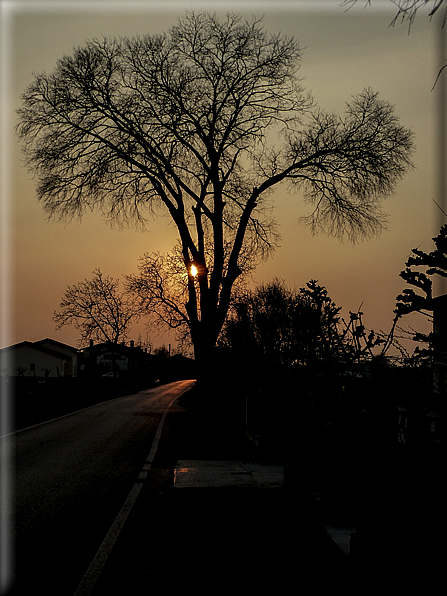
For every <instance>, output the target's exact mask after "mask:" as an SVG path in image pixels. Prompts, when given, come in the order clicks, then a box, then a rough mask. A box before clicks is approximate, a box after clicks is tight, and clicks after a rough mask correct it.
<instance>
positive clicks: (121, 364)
mask: <svg viewBox="0 0 447 596" xmlns="http://www.w3.org/2000/svg"><path fill="white" fill-rule="evenodd" d="M153 359H155V356H153V355H151V354H148V353H147V350H145V349H143V348H140V347H139V346H135V344H134V342H133V341H131V342H130V345H129V346H126V345H125V344H124V343H121V344H112V343H111V342H104V343H99V344H94V343H93V341H92V340H91V341H90V345H89V346H88V347H87V348H84V349H82V350H81V351H80V356H79V366H80V367H79V374H82V375H88V376H101V375H105V374H108V373H112V372H113V363H114V362H115V367H116V373H117V374H118V375H121V374H124V375H131V374H141V373H142V372H146V373H147V372H148V371H149V370H150V368H151V362H152V360H153Z"/></svg>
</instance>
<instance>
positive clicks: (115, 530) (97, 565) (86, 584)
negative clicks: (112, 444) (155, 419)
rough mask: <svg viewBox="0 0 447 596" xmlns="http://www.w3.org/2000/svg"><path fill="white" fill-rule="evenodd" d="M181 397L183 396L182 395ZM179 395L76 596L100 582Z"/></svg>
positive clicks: (81, 595) (86, 594) (160, 425)
mask: <svg viewBox="0 0 447 596" xmlns="http://www.w3.org/2000/svg"><path fill="white" fill-rule="evenodd" d="M180 395H181V394H180ZM180 395H177V396H176V397H174V399H173V400H172V401H171V402H170V404H169V405H168V407H167V409H166V411H165V413H164V414H163V416H162V418H161V420H160V423H159V425H158V428H157V432H156V433H155V437H154V440H153V442H152V447H151V450H150V451H149V455H148V456H147V459H146V462H145V464H144V466H143V468H142V471H141V472H140V475H139V476H138V480H137V482H136V483H135V484H134V485H133V487H132V490H131V491H130V493H129V495H128V497H127V499H126V501H125V503H124V505H123V506H122V508H121V511H120V512H119V513H118V515H117V516H116V518H115V521H114V522H113V524H112V526H111V527H110V530H109V531H108V533H107V536H106V537H105V538H104V540H103V542H102V544H101V546H100V547H99V549H98V552H97V553H96V555H95V557H94V559H93V561H92V562H91V563H90V566H89V568H88V569H87V571H86V572H85V575H84V577H83V578H82V581H81V583H80V584H79V586H78V588H77V590H76V592H75V593H74V596H89V595H90V594H91V593H92V592H93V589H94V587H95V585H96V582H97V581H98V578H99V575H100V573H101V571H102V569H103V567H104V565H105V564H106V561H107V559H108V558H109V555H110V553H111V552H112V549H113V547H114V545H115V543H116V541H117V539H118V536H119V534H120V532H121V530H122V529H123V526H124V524H125V523H126V520H127V518H128V517H129V513H130V511H131V509H132V507H133V505H134V504H135V501H136V500H137V497H138V495H139V494H140V491H141V489H142V487H143V482H142V480H144V479H146V477H147V474H148V472H149V470H150V468H151V466H152V462H153V461H154V457H155V454H156V453H157V449H158V443H159V442H160V438H161V434H162V432H163V426H164V423H165V420H166V415H167V413H168V411H169V409H170V407H171V406H172V404H173V403H174V402H175V400H176V399H178V398H179V397H180Z"/></svg>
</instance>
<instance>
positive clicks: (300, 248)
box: [1, 0, 439, 345]
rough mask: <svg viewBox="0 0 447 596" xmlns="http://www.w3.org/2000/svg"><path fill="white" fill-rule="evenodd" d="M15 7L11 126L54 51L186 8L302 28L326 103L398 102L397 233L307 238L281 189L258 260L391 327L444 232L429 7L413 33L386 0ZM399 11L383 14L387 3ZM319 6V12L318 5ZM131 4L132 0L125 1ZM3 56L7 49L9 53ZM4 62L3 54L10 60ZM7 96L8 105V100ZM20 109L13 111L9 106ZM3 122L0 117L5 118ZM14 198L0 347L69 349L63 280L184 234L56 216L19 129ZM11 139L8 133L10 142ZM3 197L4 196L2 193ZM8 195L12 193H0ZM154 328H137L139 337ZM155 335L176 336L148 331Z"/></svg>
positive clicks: (306, 67)
mask: <svg viewBox="0 0 447 596" xmlns="http://www.w3.org/2000/svg"><path fill="white" fill-rule="evenodd" d="M11 4H12V5H14V9H12V8H11V9H10V10H9V12H8V14H7V19H6V21H5V20H4V22H3V24H4V23H5V22H7V31H8V40H7V46H6V44H5V42H4V43H3V47H2V53H3V60H4V61H6V62H7V64H8V67H9V73H10V84H9V85H8V92H7V93H3V95H2V112H3V114H5V112H7V114H8V119H7V120H8V124H11V127H12V125H13V124H15V115H14V113H13V112H12V110H15V109H17V107H18V106H19V105H20V99H19V98H20V93H21V92H22V91H23V90H24V88H25V87H26V86H27V85H28V84H29V83H30V82H31V81H32V76H33V72H36V73H37V72H39V71H41V70H46V71H51V70H52V68H53V67H54V65H55V63H56V61H57V59H58V58H60V57H62V55H63V54H66V53H70V51H71V49H72V48H73V47H74V46H79V45H82V44H83V43H84V42H85V41H86V40H87V39H91V38H94V37H99V38H101V37H103V36H109V35H112V36H121V35H122V36H131V35H134V34H141V33H159V32H161V31H164V30H167V29H168V28H169V27H170V26H171V25H173V24H175V23H176V21H177V20H178V18H179V17H181V16H183V14H184V12H185V10H186V9H188V8H194V9H199V8H202V9H206V10H212V11H216V12H219V11H221V10H220V9H221V8H224V10H225V12H226V11H227V10H231V11H233V12H239V13H242V14H246V15H247V16H251V15H256V16H261V15H262V14H264V15H265V17H264V26H265V28H266V29H267V30H270V31H272V32H282V33H285V34H288V35H293V36H294V37H296V38H297V39H298V40H299V41H300V43H301V45H302V47H304V48H305V51H304V54H303V60H302V65H301V75H302V76H303V77H304V86H305V87H306V89H308V90H310V91H312V93H313V95H314V97H315V99H316V100H317V102H318V103H319V105H320V106H321V107H322V108H324V109H327V110H331V111H332V110H334V111H341V110H343V108H344V102H345V101H347V100H349V99H350V97H351V96H352V95H354V94H356V93H358V92H360V91H361V90H362V89H363V88H364V87H371V88H372V89H373V90H375V91H378V92H379V94H380V97H381V98H383V99H386V100H389V101H390V102H391V103H393V104H394V105H395V107H396V113H397V114H398V116H399V117H400V119H401V122H402V124H404V125H405V126H408V127H410V128H412V129H413V131H414V133H415V141H416V147H417V151H416V154H415V157H414V163H415V166H416V169H415V170H414V171H413V172H411V173H410V174H408V175H407V176H406V178H405V179H404V180H403V181H402V182H401V183H400V184H399V185H398V187H397V191H396V193H395V195H394V196H392V197H390V198H389V199H388V200H387V202H386V204H385V210H386V211H387V213H388V214H389V224H388V229H387V230H386V231H384V232H383V233H382V234H381V235H380V237H378V238H375V239H373V240H369V241H365V242H363V243H360V244H356V245H354V246H353V245H351V244H349V243H348V242H345V243H340V242H339V241H338V240H336V239H334V238H328V237H327V236H325V235H323V234H318V235H316V236H312V235H311V233H310V231H309V229H307V228H305V227H304V226H303V225H301V224H300V223H299V222H298V221H297V220H298V217H299V216H300V215H303V214H304V213H305V212H306V207H305V206H304V204H303V201H302V199H301V197H300V196H298V195H291V194H289V193H288V192H287V189H286V188H283V189H280V190H278V191H277V192H276V194H275V195H274V203H275V206H276V207H275V214H276V217H277V219H278V222H279V227H280V232H281V236H282V240H281V246H280V248H278V250H277V251H276V253H275V255H274V256H273V258H271V259H270V260H269V261H268V262H267V263H265V264H263V265H262V266H260V267H259V268H258V269H257V271H256V274H255V280H256V281H269V280H271V279H273V278H274V277H275V276H277V277H280V278H283V279H284V280H285V281H286V283H287V284H288V285H290V286H297V287H301V286H304V285H305V283H306V282H307V281H309V280H310V279H317V280H318V281H319V283H320V284H322V285H324V286H326V287H327V289H328V291H329V295H330V296H331V298H332V299H333V300H334V301H335V302H336V303H337V305H338V306H341V307H342V309H343V311H342V314H344V315H348V312H349V311H350V310H357V308H358V307H359V306H360V304H361V303H363V307H362V310H363V312H364V313H365V323H366V325H367V326H368V327H372V328H374V329H375V330H377V331H378V330H380V329H382V330H387V329H388V328H389V327H390V324H391V320H392V317H393V314H392V311H393V308H394V305H395V297H396V295H397V294H398V293H399V292H400V291H401V290H402V289H403V287H405V284H404V283H403V281H402V280H401V279H400V278H399V272H400V271H401V270H402V269H403V268H404V265H405V261H406V259H407V257H408V255H409V253H410V250H411V249H412V248H414V247H416V246H421V247H422V248H424V249H426V250H431V238H432V237H433V236H434V235H435V234H436V232H437V226H438V222H439V218H438V214H437V212H436V208H435V206H434V203H433V199H435V198H436V192H437V188H436V180H437V178H436V166H437V163H436V155H437V150H436V149H437V145H436V144H437V129H436V126H437V120H438V118H437V93H438V91H439V90H438V89H435V91H433V92H431V88H432V85H433V82H434V80H435V77H436V72H437V68H438V67H439V56H438V53H437V52H436V44H435V39H436V28H437V26H438V25H437V24H436V23H430V22H429V21H428V19H427V18H426V16H425V15H423V14H421V16H420V18H418V19H417V20H416V22H415V24H414V26H413V28H412V30H411V33H410V34H408V27H407V25H396V26H395V27H393V28H390V27H389V23H390V21H391V19H392V16H393V14H394V9H393V8H392V3H391V2H386V3H383V2H380V1H379V2H377V4H376V7H375V8H374V3H373V7H372V8H369V9H364V8H363V7H364V3H363V2H358V6H356V7H355V8H354V9H353V10H351V11H349V12H348V13H346V12H344V11H343V10H342V9H340V7H339V4H340V2H339V0H333V1H331V2H313V3H309V2H300V1H299V0H298V1H295V2H293V3H292V2H261V1H259V2H250V1H248V2H247V1H245V2H189V1H183V2H170V1H169V0H165V1H164V2H151V1H146V2H144V3H140V2H127V1H125V0H120V1H119V2H107V1H104V2H96V1H91V0H89V1H88V2H69V1H68V2H64V1H63V0H60V1H59V2H53V3H52V2H43V1H42V2H39V1H36V2H27V3H25V2H21V1H20V0H18V2H16V3H11ZM388 4H389V6H390V9H391V10H388V11H386V10H384V9H383V6H385V5H388ZM317 5H318V8H317ZM123 9H124V10H123ZM5 52H6V54H5ZM4 63H5V62H4ZM5 102H9V105H7V104H6V107H5ZM8 110H11V111H8ZM5 121H6V119H5V117H4V116H3V123H5ZM8 139H9V141H8V157H7V159H6V160H5V157H3V164H4V163H6V162H7V163H8V172H9V173H10V179H9V191H8V193H7V194H8V198H9V204H10V207H11V218H12V219H11V224H10V227H11V232H12V235H11V239H10V246H11V247H12V250H11V251H10V255H11V272H12V278H13V284H10V287H11V290H10V294H11V302H12V304H13V305H14V324H13V325H11V327H10V328H9V330H7V332H6V333H4V334H3V336H2V338H1V341H2V345H7V344H11V343H15V342H19V341H23V340H30V341H34V340H38V339H41V338H43V337H53V338H54V339H57V340H59V341H63V342H66V343H69V344H72V345H75V344H76V341H77V339H78V333H77V331H76V330H75V329H74V328H70V327H67V328H66V329H65V330H62V331H58V332H56V331H55V329H54V324H53V323H52V321H51V318H52V314H53V311H54V310H55V309H57V308H58V306H59V302H60V299H61V297H62V295H63V293H64V291H65V289H66V287H67V285H71V284H74V283H77V282H78V281H81V280H82V279H84V278H86V277H89V276H90V275H91V272H92V271H93V269H95V268H96V267H100V268H101V270H102V271H103V272H104V273H105V274H109V275H112V276H114V277H120V278H122V277H123V275H125V274H128V273H133V272H135V271H136V266H137V261H138V258H139V257H140V256H142V255H143V253H144V252H151V251H155V250H159V251H161V252H165V251H168V250H170V248H171V247H172V245H173V244H174V242H175V232H174V229H173V227H172V226H171V225H170V224H169V220H168V219H166V218H160V219H157V220H155V221H154V223H153V224H152V225H151V230H150V232H149V233H144V234H142V233H140V232H137V231H135V230H131V229H130V230H117V229H111V228H110V227H108V226H107V224H106V223H104V222H103V221H102V220H101V217H100V215H99V214H97V213H92V214H88V215H87V216H85V217H84V219H83V221H82V222H81V223H79V222H72V223H70V224H68V225H64V224H61V223H54V222H47V221H46V219H45V214H44V212H43V209H42V207H41V205H39V204H38V202H37V200H36V197H35V189H34V182H33V180H32V179H31V176H30V175H29V174H28V172H27V171H26V169H25V168H24V167H23V164H22V163H21V157H20V149H19V146H18V143H17V141H16V138H15V136H14V134H10V136H9V137H8ZM4 146H5V143H3V149H4ZM3 195H5V193H3ZM2 200H3V201H4V200H5V196H2ZM139 332H141V334H142V335H144V334H145V331H144V329H143V327H142V326H141V325H140V326H139V327H138V329H137V328H135V331H134V332H133V333H132V334H131V335H132V337H133V338H134V339H136V338H137V336H138V333H139ZM152 339H153V342H154V345H159V344H161V343H163V342H165V343H168V341H171V340H170V339H169V337H165V338H163V337H156V336H155V335H154V336H153V338H152Z"/></svg>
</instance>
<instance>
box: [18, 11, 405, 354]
mask: <svg viewBox="0 0 447 596" xmlns="http://www.w3.org/2000/svg"><path fill="white" fill-rule="evenodd" d="M301 54H302V51H301V49H300V47H299V45H298V43H297V42H296V41H295V40H293V39H290V38H287V37H285V36H283V35H269V34H267V33H266V32H265V31H264V30H263V28H262V27H261V24H260V21H259V20H256V19H253V20H252V21H243V20H242V19H241V18H240V17H239V16H235V15H229V16H227V18H226V20H224V21H220V20H219V19H218V18H217V17H216V16H213V15H210V14H207V13H201V14H193V13H189V14H187V16H186V18H184V19H183V20H181V21H180V22H179V24H178V25H177V26H175V27H173V28H172V29H171V30H170V32H169V34H165V35H157V36H149V35H146V36H142V37H137V38H133V39H126V38H124V39H120V40H116V39H104V40H103V41H99V40H95V41H91V42H88V43H87V44H86V46H85V47H83V48H79V49H77V50H75V52H74V53H73V55H72V56H65V57H64V58H62V59H61V60H59V62H58V64H57V67H56V69H55V70H54V72H53V73H52V74H49V75H48V74H45V73H42V74H39V75H37V76H36V77H35V79H34V81H33V82H32V83H31V84H30V86H29V87H28V88H27V90H26V91H25V93H24V94H23V96H22V99H23V106H22V108H21V109H20V110H19V112H18V113H19V120H20V121H19V125H18V133H19V136H20V138H21V140H22V141H23V146H24V152H25V155H26V159H27V164H28V166H29V167H30V169H31V170H32V171H33V172H34V173H36V174H37V178H38V186H37V194H38V198H39V199H40V200H41V201H43V203H44V206H45V209H46V211H47V212H48V214H49V216H52V217H58V218H64V219H65V218H68V219H70V218H72V217H74V216H77V215H78V216H82V214H83V213H84V212H85V211H86V210H88V209H91V208H95V207H98V208H99V209H101V210H102V212H103V213H104V215H105V216H106V217H107V218H108V219H109V220H110V221H118V222H122V223H139V224H143V225H144V224H145V223H146V220H147V216H148V215H153V214H154V213H156V212H161V213H166V214H168V215H169V216H170V218H171V219H172V221H173V223H174V225H175V227H176V229H177V231H178V235H179V241H180V247H181V248H180V251H181V264H182V273H181V275H183V276H184V278H185V281H186V292H187V299H186V300H185V301H184V302H183V304H182V305H181V307H182V313H181V314H179V306H178V305H176V304H172V303H168V302H164V304H163V302H162V301H160V300H159V299H157V300H158V301H156V303H157V304H158V305H162V307H163V308H165V313H166V312H167V311H166V309H171V312H172V311H173V312H174V318H173V319H169V318H168V319H167V322H168V323H169V322H172V321H173V322H174V324H177V321H178V318H179V317H180V318H182V317H186V323H187V325H188V328H189V332H190V336H191V340H192V343H193V345H194V350H195V357H196V359H197V360H203V361H204V362H205V363H206V361H208V359H209V357H210V355H212V353H213V350H214V347H215V344H216V341H217V338H218V336H219V333H220V331H221V329H222V326H223V324H224V321H225V318H226V315H227V312H228V309H229V306H230V302H231V296H232V292H233V288H234V284H235V282H236V280H237V279H238V278H239V277H240V276H241V275H242V274H243V273H244V271H246V270H247V269H250V268H251V267H253V266H255V264H256V263H257V262H258V261H259V259H261V258H264V257H266V256H268V255H269V254H270V253H271V251H272V250H273V249H274V247H275V242H276V229H275V225H274V222H273V220H272V218H271V215H270V204H269V196H270V194H271V192H272V190H273V189H274V188H275V187H277V186H278V185H279V184H280V183H282V182H284V183H289V185H290V186H291V187H292V188H293V187H294V188H296V189H299V190H300V191H303V192H304V195H305V198H306V200H307V202H308V203H309V204H310V205H311V206H312V211H311V213H310V215H309V216H308V217H306V218H305V221H307V222H308V223H309V224H310V225H311V227H312V229H313V230H315V229H317V228H323V229H326V230H327V231H328V232H329V233H332V234H335V235H338V236H341V235H343V234H348V236H349V237H350V238H351V239H356V238H358V237H359V236H365V235H366V236H368V235H371V234H374V233H376V232H378V231H380V229H381V228H382V226H383V215H382V212H381V209H380V202H381V199H382V198H383V197H385V196H386V195H388V194H390V193H391V192H392V191H393V189H394V188H395V185H396V183H397V182H398V181H399V180H400V179H401V178H402V176H403V175H404V174H405V172H406V171H407V170H408V169H409V167H410V166H411V163H410V159H411V154H412V152H413V135H412V133H411V132H410V131H409V130H407V129H405V128H404V127H402V126H401V125H400V124H399V122H398V119H397V117H396V116H395V114H394V110H393V108H392V106H391V105H390V104H389V103H387V102H386V101H383V100H380V99H379V98H378V96H377V94H376V93H374V92H372V91H371V90H365V91H363V92H362V93H360V95H358V96H356V97H354V98H353V99H352V100H351V101H350V102H349V103H347V107H346V113H345V115H343V116H337V115H335V114H326V113H324V112H323V111H322V110H319V109H318V108H316V107H315V106H314V105H313V102H312V100H311V99H310V97H309V96H308V95H306V94H305V93H304V92H303V89H302V87H301V85H300V81H299V79H298V76H297V72H298V68H299V65H300V60H301ZM275 139H276V140H281V142H282V145H281V146H279V147H278V146H275V144H274V143H275ZM149 265H150V268H151V269H152V270H153V271H155V269H154V266H156V267H161V269H158V274H159V275H160V276H161V277H162V278H163V279H166V272H165V271H163V263H162V262H161V261H159V262H158V263H155V264H154V262H152V263H149ZM154 279H155V281H154V283H156V284H157V283H159V282H160V280H157V278H156V277H155V278H154ZM160 283H161V282H160ZM146 288H147V287H146ZM156 290H160V292H162V291H163V287H162V286H161V288H160V287H158V286H156ZM153 291H155V290H151V292H153ZM160 292H159V296H160Z"/></svg>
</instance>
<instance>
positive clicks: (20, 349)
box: [0, 338, 78, 378]
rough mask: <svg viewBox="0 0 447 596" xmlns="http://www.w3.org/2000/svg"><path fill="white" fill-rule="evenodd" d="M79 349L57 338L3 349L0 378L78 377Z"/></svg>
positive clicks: (21, 343)
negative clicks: (0, 376)
mask: <svg viewBox="0 0 447 596" xmlns="http://www.w3.org/2000/svg"><path fill="white" fill-rule="evenodd" d="M77 369H78V350H77V349H76V348H73V347H72V346H69V345H67V344H63V343H61V342H59V341H56V340H54V339H50V338H46V339H41V340H39V341H36V342H31V341H22V342H20V343H18V344H14V345H12V346H8V347H6V348H2V349H1V350H0V375H2V376H10V377H45V378H47V377H75V376H77Z"/></svg>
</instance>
